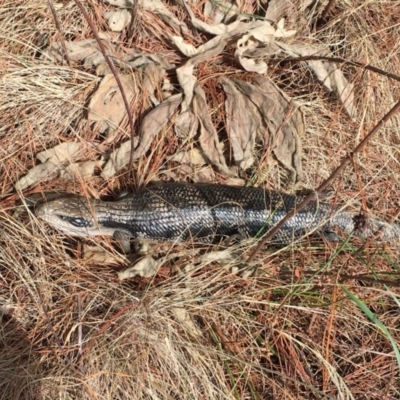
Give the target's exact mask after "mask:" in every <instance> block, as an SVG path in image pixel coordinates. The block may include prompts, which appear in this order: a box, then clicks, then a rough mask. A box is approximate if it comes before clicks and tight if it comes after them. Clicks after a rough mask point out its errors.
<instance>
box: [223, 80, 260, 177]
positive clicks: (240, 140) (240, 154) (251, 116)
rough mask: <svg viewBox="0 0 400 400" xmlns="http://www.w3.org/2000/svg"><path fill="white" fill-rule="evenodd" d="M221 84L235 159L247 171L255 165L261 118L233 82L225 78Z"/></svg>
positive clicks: (227, 127)
mask: <svg viewBox="0 0 400 400" xmlns="http://www.w3.org/2000/svg"><path fill="white" fill-rule="evenodd" d="M221 83H222V86H223V88H224V91H225V93H226V101H225V110H226V130H227V132H228V136H229V141H230V143H231V146H232V152H233V158H234V160H235V163H236V164H237V165H238V166H239V167H240V168H242V169H244V170H245V169H247V168H249V167H251V166H252V165H253V163H254V145H255V141H256V136H257V131H258V129H259V127H260V125H261V121H260V116H259V115H258V113H257V110H256V109H255V107H254V106H253V105H252V104H251V103H250V104H249V101H248V99H247V98H246V96H244V95H243V94H242V93H241V92H240V91H239V90H238V89H237V88H236V86H235V85H234V83H233V82H232V81H231V80H229V79H227V78H223V79H221ZM238 110H239V112H238Z"/></svg>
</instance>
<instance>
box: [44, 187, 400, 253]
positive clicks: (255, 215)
mask: <svg viewBox="0 0 400 400" xmlns="http://www.w3.org/2000/svg"><path fill="white" fill-rule="evenodd" d="M302 199H303V198H302V197H298V196H294V195H289V194H285V193H280V192H275V191H270V190H265V189H262V188H249V187H234V186H224V185H211V184H188V183H165V184H160V185H156V186H152V187H148V188H145V189H142V190H140V191H138V192H136V193H133V194H130V195H128V196H126V197H124V198H123V199H122V200H119V201H115V202H105V201H101V200H88V199H86V198H84V197H80V196H66V197H63V198H60V199H57V200H52V201H50V202H48V203H44V204H42V205H40V206H39V207H38V208H37V210H36V215H37V216H38V217H39V218H41V219H43V220H45V221H46V222H48V223H49V224H50V225H52V226H53V227H54V228H57V229H59V230H62V231H64V232H66V233H68V234H70V235H72V236H80V237H87V236H96V235H113V236H115V237H117V238H119V239H122V240H124V241H125V246H124V247H125V248H126V239H127V238H133V239H139V240H140V239H142V240H143V239H145V240H151V241H163V242H165V241H168V242H183V241H193V242H212V241H214V240H215V239H217V238H218V237H230V236H234V235H240V236H241V237H243V236H245V237H261V236H263V235H264V234H265V233H266V232H267V231H268V230H269V229H271V228H272V227H273V226H274V225H275V224H276V223H277V222H279V221H280V220H281V219H282V218H283V217H284V216H285V215H286V214H287V212H288V211H290V210H292V209H293V208H296V206H297V205H298V204H299V203H300V202H301V201H302ZM355 217H356V214H354V213H349V212H337V211H336V210H335V209H333V208H332V207H331V205H330V204H328V203H324V202H318V201H315V202H313V203H311V204H309V205H307V206H306V207H305V208H303V209H301V210H300V211H299V212H298V213H296V214H295V216H294V217H292V218H291V219H289V220H288V221H287V222H286V223H285V224H284V225H283V227H282V228H281V229H280V230H279V231H278V232H277V233H276V234H275V236H274V237H273V238H272V239H271V242H272V243H274V244H278V245H285V244H289V243H292V242H293V241H294V240H295V239H297V238H299V237H301V236H304V235H308V234H310V233H312V232H314V231H317V230H319V231H327V232H329V231H331V230H332V228H335V227H336V228H339V229H340V230H341V231H343V232H344V233H345V234H350V233H354V234H355V235H357V236H363V237H371V236H374V235H376V238H377V239H378V240H381V241H395V240H399V239H400V226H399V225H397V224H388V223H386V222H383V221H379V220H375V219H371V218H368V219H366V221H365V224H355V222H354V219H355ZM355 225H360V226H355Z"/></svg>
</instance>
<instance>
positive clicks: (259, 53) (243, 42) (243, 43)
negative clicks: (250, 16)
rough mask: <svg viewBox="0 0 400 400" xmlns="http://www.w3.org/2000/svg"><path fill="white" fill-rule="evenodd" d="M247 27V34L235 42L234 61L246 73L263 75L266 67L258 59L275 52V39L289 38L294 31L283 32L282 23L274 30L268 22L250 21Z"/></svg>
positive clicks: (264, 63)
mask: <svg viewBox="0 0 400 400" xmlns="http://www.w3.org/2000/svg"><path fill="white" fill-rule="evenodd" d="M282 21H283V20H282ZM248 26H249V29H248V31H247V33H246V34H245V35H243V36H242V37H241V38H240V39H239V40H238V41H237V48H236V50H235V59H236V61H237V62H238V63H239V64H240V65H241V66H242V67H243V68H244V69H245V70H246V71H249V72H256V73H258V74H264V73H265V72H267V69H268V67H267V64H266V62H265V61H263V60H262V59H261V60H260V58H266V57H269V56H270V55H271V53H273V52H275V51H276V45H275V44H274V42H275V38H276V37H289V36H292V35H294V34H295V33H296V31H285V30H284V28H283V24H282V23H281V25H280V26H279V28H278V29H275V28H274V27H273V26H272V25H271V24H270V23H269V22H268V21H252V22H251V23H249V24H248ZM255 59H257V60H255Z"/></svg>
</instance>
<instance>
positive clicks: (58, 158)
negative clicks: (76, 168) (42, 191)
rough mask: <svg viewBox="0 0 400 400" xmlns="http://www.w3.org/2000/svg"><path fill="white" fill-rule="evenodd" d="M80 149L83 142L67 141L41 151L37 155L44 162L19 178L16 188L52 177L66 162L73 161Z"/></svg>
mask: <svg viewBox="0 0 400 400" xmlns="http://www.w3.org/2000/svg"><path fill="white" fill-rule="evenodd" d="M80 150H81V144H79V143H75V142H65V143H60V144H59V145H57V146H55V147H53V148H52V149H48V150H45V151H42V152H40V153H39V154H38V155H37V156H36V157H37V159H38V160H39V161H40V162H41V163H42V164H39V165H35V166H34V167H33V168H32V169H30V170H29V171H28V173H27V174H26V175H25V176H23V177H22V178H21V179H19V180H18V181H17V182H16V184H15V189H16V190H17V191H20V190H24V189H26V188H27V187H29V186H31V185H33V184H35V183H38V182H41V181H43V180H48V179H50V178H51V177H53V176H54V175H55V174H57V173H58V172H59V171H60V169H61V168H63V166H64V164H65V163H67V162H71V160H73V158H74V157H75V156H76V155H77V153H78V152H79V151H80Z"/></svg>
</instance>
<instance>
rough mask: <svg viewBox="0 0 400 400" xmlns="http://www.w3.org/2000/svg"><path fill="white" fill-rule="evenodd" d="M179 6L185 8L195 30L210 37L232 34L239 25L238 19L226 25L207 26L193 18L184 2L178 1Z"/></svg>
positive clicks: (191, 12)
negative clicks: (210, 35)
mask: <svg viewBox="0 0 400 400" xmlns="http://www.w3.org/2000/svg"><path fill="white" fill-rule="evenodd" d="M180 4H181V5H182V6H183V7H185V9H186V11H187V13H188V14H189V16H190V21H191V23H192V25H193V26H194V27H195V28H197V29H200V30H202V31H204V32H208V33H211V34H212V35H223V34H226V33H230V32H233V31H234V30H235V29H236V28H237V27H238V26H239V24H240V19H238V20H237V21H234V22H232V23H231V24H228V25H227V24H224V23H216V24H208V23H206V22H203V21H202V20H200V19H198V18H196V17H195V15H194V13H193V11H192V10H191V8H190V7H189V5H188V4H187V2H186V1H185V0H183V1H180Z"/></svg>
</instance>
